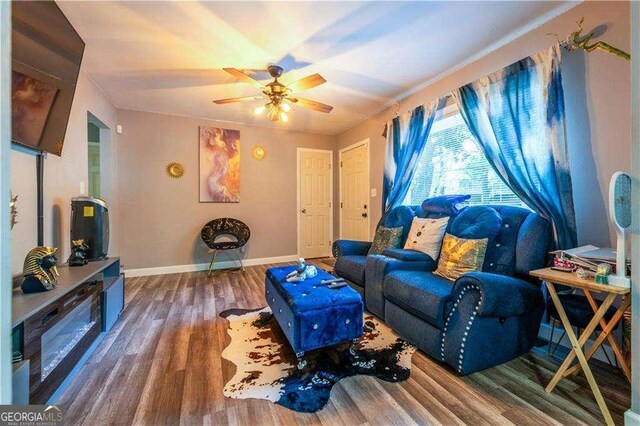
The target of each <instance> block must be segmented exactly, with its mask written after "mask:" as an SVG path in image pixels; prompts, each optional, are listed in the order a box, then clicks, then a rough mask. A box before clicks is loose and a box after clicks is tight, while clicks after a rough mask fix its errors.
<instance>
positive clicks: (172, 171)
mask: <svg viewBox="0 0 640 426" xmlns="http://www.w3.org/2000/svg"><path fill="white" fill-rule="evenodd" d="M167 174H168V175H169V176H170V177H172V178H173V179H180V178H181V177H182V176H184V166H183V165H182V164H180V163H177V162H173V163H169V164H167Z"/></svg>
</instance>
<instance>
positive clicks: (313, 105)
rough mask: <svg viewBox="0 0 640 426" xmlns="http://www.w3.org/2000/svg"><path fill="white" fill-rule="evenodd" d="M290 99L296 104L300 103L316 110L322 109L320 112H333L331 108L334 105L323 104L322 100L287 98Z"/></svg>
mask: <svg viewBox="0 0 640 426" xmlns="http://www.w3.org/2000/svg"><path fill="white" fill-rule="evenodd" d="M287 99H288V100H289V102H292V103H294V104H296V105H300V106H301V107H304V108H309V109H312V110H315V111H320V112H326V113H329V112H331V110H332V109H333V107H332V106H331V105H327V104H323V103H321V102H316V101H312V100H310V99H304V98H298V97H295V98H287Z"/></svg>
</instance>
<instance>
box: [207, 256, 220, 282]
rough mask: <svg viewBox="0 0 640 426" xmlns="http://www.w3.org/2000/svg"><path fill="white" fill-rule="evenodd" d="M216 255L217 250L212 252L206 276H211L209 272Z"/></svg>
mask: <svg viewBox="0 0 640 426" xmlns="http://www.w3.org/2000/svg"><path fill="white" fill-rule="evenodd" d="M217 255H218V250H214V251H213V256H211V262H209V272H208V273H207V276H210V275H211V270H212V269H213V262H215V261H216V256H217Z"/></svg>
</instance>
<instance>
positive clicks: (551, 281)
mask: <svg viewBox="0 0 640 426" xmlns="http://www.w3.org/2000/svg"><path fill="white" fill-rule="evenodd" d="M530 274H531V275H532V276H534V277H537V278H540V279H541V280H543V281H544V282H545V283H546V285H547V289H548V290H549V295H550V296H551V299H552V300H553V304H554V305H555V307H556V309H557V310H558V316H559V317H560V320H561V321H562V325H563V326H564V328H565V330H566V332H567V336H568V337H569V340H570V341H571V347H572V349H571V351H570V352H569V355H567V357H566V358H565V360H564V362H563V363H562V365H561V366H560V368H559V369H558V371H557V372H556V374H555V376H553V378H552V379H551V381H550V382H549V384H548V385H547V387H546V388H545V391H547V392H552V391H553V389H554V388H555V387H556V385H557V384H558V382H560V380H562V379H563V378H565V377H567V376H570V375H572V374H576V373H577V372H579V371H580V370H582V371H583V372H584V375H585V376H586V378H587V382H588V383H589V386H590V387H591V391H592V392H593V396H594V397H595V399H596V402H597V403H598V407H600V411H602V415H603V416H604V419H605V421H606V422H607V424H609V425H613V424H614V423H613V418H612V417H611V413H610V412H609V409H608V408H607V404H606V403H605V400H604V398H603V397H602V393H601V392H600V388H598V384H597V383H596V380H595V378H594V377H593V373H592V372H591V369H590V368H589V364H588V361H589V359H590V358H591V357H592V356H593V354H594V353H595V352H596V350H597V349H598V348H599V347H600V345H602V343H603V342H604V340H605V339H607V340H608V341H609V344H610V345H611V349H612V350H613V353H614V354H615V356H616V358H617V360H618V362H619V365H620V367H621V368H622V371H623V372H624V375H625V376H626V377H627V380H629V381H631V370H630V369H629V366H628V365H627V362H626V360H625V358H624V356H623V355H622V351H621V350H620V347H619V345H618V342H617V341H616V339H615V338H614V337H613V336H612V335H611V331H612V330H613V329H614V328H615V326H616V324H617V323H618V322H619V321H620V319H621V318H622V315H623V314H624V311H625V310H627V308H628V307H629V305H630V303H631V297H630V291H631V289H629V288H625V287H618V286H614V285H607V284H596V283H595V282H594V281H593V280H591V279H582V278H578V277H577V276H576V275H575V274H574V273H569V272H562V271H556V270H554V269H551V268H544V269H537V270H535V271H531V273H530ZM556 285H564V286H568V287H573V288H576V289H580V290H582V292H583V293H584V295H585V296H586V297H587V300H588V301H589V304H590V305H591V309H593V313H594V315H593V319H592V320H591V322H589V325H588V326H587V327H586V328H585V329H584V331H583V333H582V334H581V335H580V337H579V338H578V337H577V336H576V335H575V333H574V332H573V328H572V327H571V324H570V323H569V319H568V318H567V314H566V312H565V310H564V308H563V307H562V303H561V302H560V299H559V298H558V293H557V292H556V288H555V286H556ZM592 293H604V294H606V296H605V298H604V300H603V301H602V303H601V304H600V305H598V302H597V301H596V300H595V299H594V297H593V295H592ZM617 298H622V302H621V303H620V307H619V308H618V309H617V310H616V313H615V315H614V316H613V317H612V318H611V321H609V322H608V323H607V321H606V320H605V319H604V315H605V313H606V312H607V310H608V309H609V307H611V305H612V304H613V302H614V301H615V300H616V299H617ZM598 325H600V328H602V332H601V333H600V335H599V336H598V337H597V338H596V340H595V341H594V342H593V344H591V346H589V348H588V349H587V348H586V347H585V344H586V343H587V341H588V340H589V337H590V336H591V335H592V334H593V332H594V331H595V329H596V328H597V327H598ZM583 349H587V350H586V352H585V351H584V350H583ZM575 358H578V363H577V364H575V365H573V366H572V365H571V364H572V362H573V360H574V359H575Z"/></svg>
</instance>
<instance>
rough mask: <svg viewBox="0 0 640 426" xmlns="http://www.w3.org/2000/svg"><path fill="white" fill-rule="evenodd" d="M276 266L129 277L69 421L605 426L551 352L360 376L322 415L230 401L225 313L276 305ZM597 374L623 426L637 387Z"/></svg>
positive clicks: (74, 387)
mask: <svg viewBox="0 0 640 426" xmlns="http://www.w3.org/2000/svg"><path fill="white" fill-rule="evenodd" d="M268 266H273V265H267V266H256V267H250V268H247V271H246V273H245V274H244V275H243V274H240V273H220V274H219V275H217V276H214V277H211V278H208V277H207V274H206V273H204V272H200V273H185V274H173V275H164V276H153V277H141V278H131V279H128V280H127V307H126V310H125V312H124V314H123V316H122V318H121V319H120V321H119V322H118V323H117V324H116V325H115V326H114V328H113V329H112V330H111V331H110V332H109V333H108V334H107V336H106V337H105V339H104V340H103V341H102V342H101V344H100V345H99V346H98V348H97V349H96V351H95V352H94V353H93V355H92V356H91V357H90V359H89V360H88V364H87V365H86V366H85V367H84V368H83V369H82V371H81V372H80V374H79V375H78V376H76V378H75V379H74V380H73V382H72V383H71V384H70V386H69V388H67V390H66V391H65V392H64V393H63V395H62V396H61V398H60V400H59V401H58V403H60V404H62V405H63V406H64V408H65V412H66V414H65V417H66V421H67V424H87V425H105V424H141V425H143V424H144V425H159V424H167V425H177V424H240V425H252V426H254V425H262V424H327V425H340V424H346V425H361V424H371V425H373V424H385V425H387V424H414V423H418V424H446V425H449V424H465V423H466V424H473V425H482V424H518V425H523V424H525V425H526V424H531V425H534V424H535V425H540V424H559V423H560V424H572V425H573V424H584V423H586V424H602V418H601V417H600V413H599V411H598V407H597V405H596V403H595V402H594V399H593V397H592V395H591V393H590V391H589V389H588V387H587V384H586V381H585V380H584V378H583V376H582V375H579V376H577V377H575V378H573V379H572V380H571V381H569V380H564V381H563V382H561V383H560V385H559V386H558V387H557V389H556V390H555V391H554V392H553V393H552V394H547V393H545V391H544V389H543V387H544V385H546V384H547V382H548V381H549V380H550V379H551V377H552V376H553V373H554V371H555V370H556V368H557V365H558V362H557V361H554V360H550V359H549V358H548V357H547V356H546V353H544V352H543V351H539V350H538V351H536V350H534V351H533V352H532V353H530V354H527V355H526V356H522V357H520V358H518V359H516V360H513V361H511V362H509V363H507V364H504V365H501V366H499V367H495V368H491V369H489V370H485V371H482V372H479V373H475V374H471V375H469V376H466V377H459V376H458V375H456V374H455V373H453V372H452V371H451V370H450V369H449V368H448V367H445V366H443V365H441V364H439V363H438V362H436V361H434V360H432V359H430V358H429V357H427V356H426V355H424V354H423V353H422V352H420V351H417V352H416V353H415V355H414V356H413V366H412V371H411V377H410V378H409V380H407V381H406V382H403V383H386V382H383V381H380V380H378V379H375V378H372V377H367V376H357V377H351V378H348V379H346V380H343V381H341V382H340V383H338V384H337V385H336V386H335V387H334V388H333V391H332V393H331V400H330V402H329V404H328V405H327V406H326V407H325V408H324V409H323V410H322V411H320V412H318V413H314V414H302V413H296V412H293V411H290V410H288V409H286V408H283V407H281V406H279V405H276V404H272V403H269V402H266V401H262V400H235V399H229V398H225V397H224V396H223V394H222V389H223V386H224V383H225V382H226V381H227V380H228V379H229V378H230V377H231V375H232V373H233V370H234V368H235V367H234V366H233V365H232V364H231V363H229V362H227V361H225V360H223V359H222V358H221V356H220V353H221V352H222V350H223V348H224V347H225V346H226V344H227V343H228V336H227V334H226V331H225V322H224V320H223V319H221V318H220V317H219V316H218V314H219V313H220V312H222V311H224V310H226V309H229V308H255V307H262V306H265V299H264V297H263V289H264V287H263V280H264V274H265V269H266V268H267V267H268ZM322 266H325V267H326V265H322ZM594 373H595V375H596V379H597V380H598V382H599V383H600V385H601V388H602V391H603V394H604V397H605V398H606V400H607V403H608V405H609V407H610V409H611V412H612V414H613V417H614V419H615V421H616V423H619V424H622V418H623V413H624V411H625V410H626V409H628V407H629V405H630V400H629V398H630V386H629V384H628V383H627V381H626V380H625V379H624V378H623V376H622V375H620V374H615V373H613V372H611V371H609V369H608V367H604V366H603V365H602V364H600V365H599V366H596V367H594Z"/></svg>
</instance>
